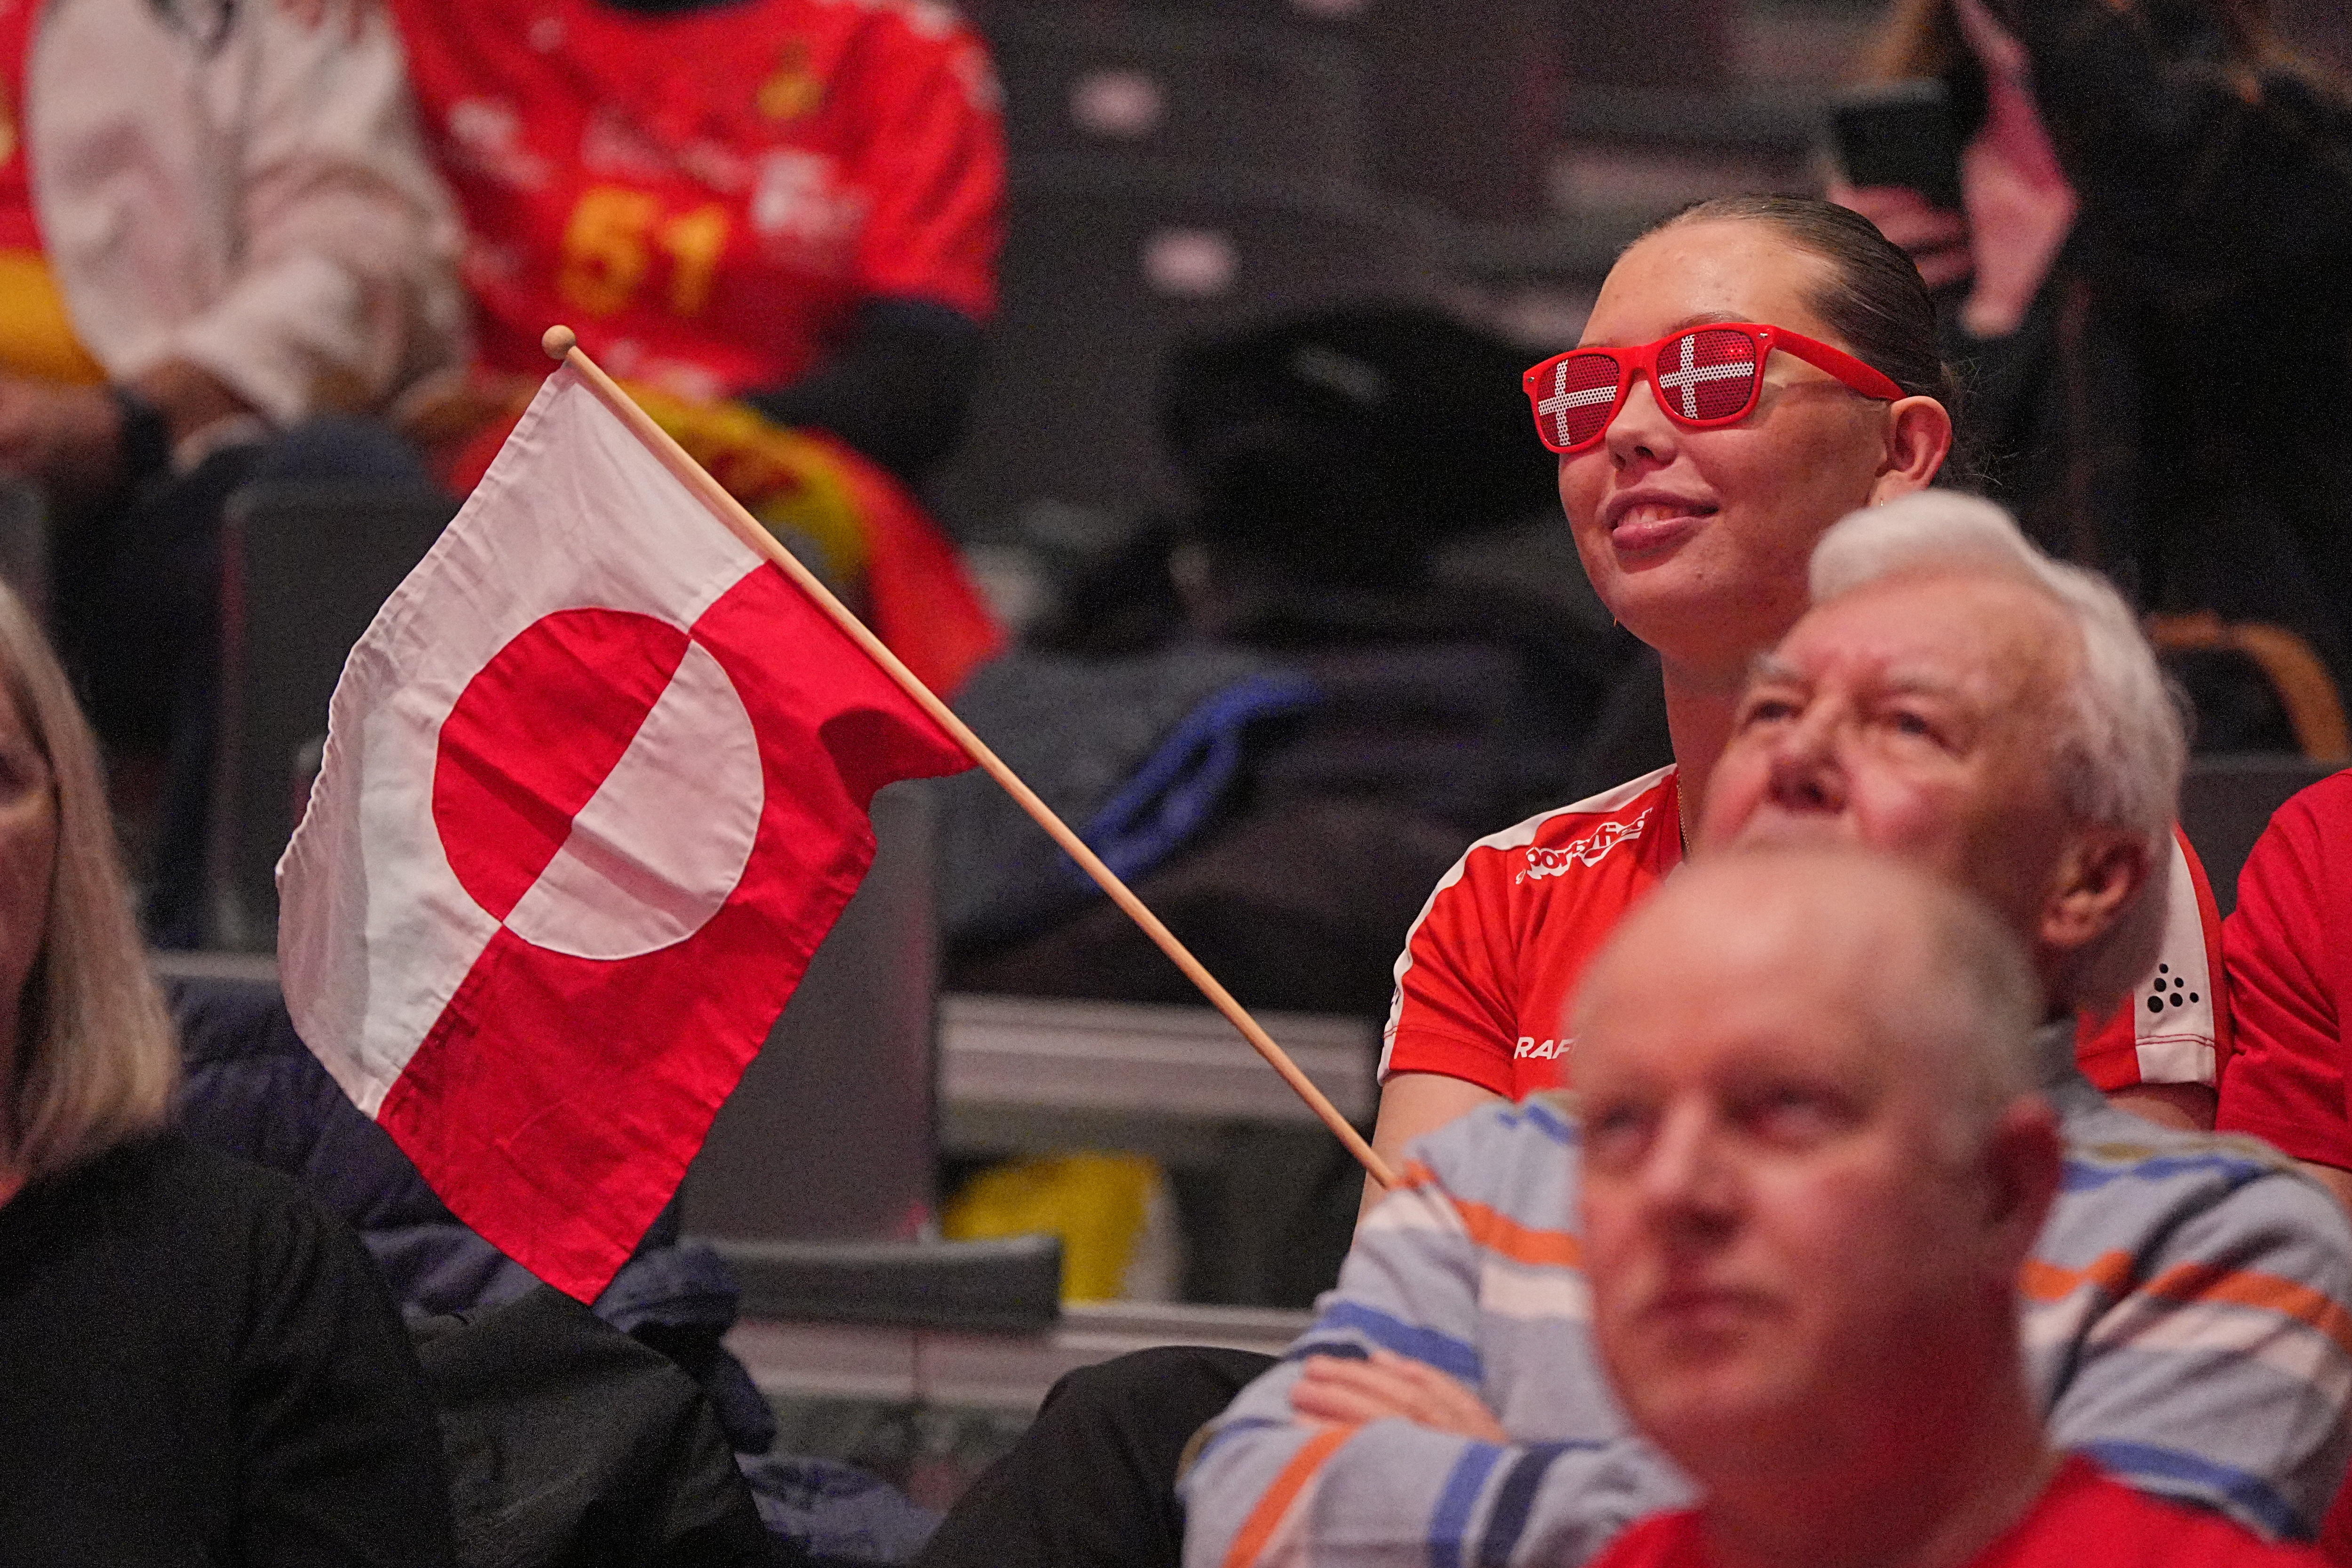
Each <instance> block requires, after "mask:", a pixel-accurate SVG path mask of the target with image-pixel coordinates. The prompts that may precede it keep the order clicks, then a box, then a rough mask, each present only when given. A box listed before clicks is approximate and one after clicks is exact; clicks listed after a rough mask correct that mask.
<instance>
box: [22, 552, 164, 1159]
mask: <svg viewBox="0 0 2352 1568" xmlns="http://www.w3.org/2000/svg"><path fill="white" fill-rule="evenodd" d="M0 679H5V681H6V683H7V689H8V694H9V696H10V697H11V698H12V699H13V700H15V702H16V710H17V713H18V715H19V716H20V717H21V718H22V720H23V721H24V724H25V730H26V734H28V735H29V736H30V737H31V739H32V742H33V744H34V746H35V747H36V748H37V749H38V750H39V752H40V753H41V756H42V758H43V759H44V760H45V761H46V762H47V763H48V768H49V776H50V780H51V784H50V787H51V789H52V790H53V791H54V792H55V795H56V800H57V857H56V860H55V862H54V864H53V866H52V868H51V870H50V876H49V908H48V919H47V923H46V925H45V927H44V929H43V931H42V936H41V946H40V951H39V952H38V954H37V956H36V957H35V959H34V963H33V970H32V973H31V974H30V975H28V976H27V977H26V983H25V993H24V995H23V996H22V997H21V998H20V999H19V1001H18V1004H17V1006H18V1021H17V1042H16V1063H15V1071H14V1081H13V1082H11V1083H9V1084H8V1085H7V1098H6V1100H5V1102H0V1110H5V1112H6V1117H5V1121H0V1131H5V1135H6V1137H7V1138H8V1140H9V1142H8V1144H7V1146H6V1148H5V1154H6V1156H7V1158H8V1160H9V1162H10V1163H13V1164H14V1165H15V1166H16V1169H17V1171H18V1172H19V1173H21V1174H22V1175H23V1176H24V1177H25V1178H26V1180H27V1181H33V1180H37V1179H39V1178H40V1177H43V1176H47V1175H53V1174H55V1173H58V1172H59V1171H63V1170H66V1169H67V1168H68V1167H70V1166H73V1165H76V1164H79V1163H81V1162H82V1161H85V1160H88V1159H89V1158H91V1157H92V1156H94V1155H98V1154H102V1153H104V1152H106V1151H107V1150H109V1149H111V1148H113V1147H115V1146H116V1145H117V1144H120V1143H124V1142H129V1141H130V1140H131V1139H133V1138H136V1137H138V1136H139V1135H140V1134H142V1133H144V1132H148V1131H153V1130H154V1129H156V1128H158V1127H161V1126H162V1125H163V1123H164V1121H166V1120H167V1119H168V1118H169V1117H170V1114H171V1108H172V1092H173V1088H174V1087H175V1086H176V1084H177V1082H178V1078H179V1065H180V1058H179V1047H178V1046H177V1044H176V1043H175V1041H174V1040H173V1034H172V1022H171V1016H170V1014H168V1013H167V1012H166V1011H165V1010H164V1006H163V994H161V993H160V992H159V991H158V990H157V989H156V986H155V981H154V978H153V976H152V974H150V973H149V972H148V968H147V957H146V952H145V951H144V949H143V948H142V946H141V944H140V941H139V930H138V927H137V925H136V923H135V922H134V921H132V920H131V900H130V897H129V894H128V892H127V891H126V889H125V887H124V883H123V878H122V868H121V864H120V862H119V861H118V859H117V858H116V851H115V843H114V822H113V818H112V816H111V815H110V812H109V811H108V809H107V799H106V785H105V782H104V778H103V776H102V774H101V773H100V767H99V761H98V742H96V740H95V739H93V738H92V736H91V734H90V730H89V721H88V720H86V719H84V718H83V717H82V712H81V706H80V704H79V703H78V702H76V701H75V700H74V695H73V689H72V687H70V686H69V685H68V683H67V681H66V675H65V671H64V670H63V669H61V668H58V660H57V656H56V655H55V654H53V653H51V652H50V651H49V645H48V640H47V638H46V637H43V636H42V635H41V630H40V627H39V626H37V625H36V624H35V622H34V620H33V617H32V616H31V615H30V614H29V613H28V612H27V611H26V608H25V604H24V601H23V600H21V599H19V598H18V597H17V596H16V594H15V593H13V592H12V591H10V590H9V589H8V588H7V586H6V585H5V584H0Z"/></svg>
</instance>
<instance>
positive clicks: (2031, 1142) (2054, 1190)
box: [1984, 1094, 2066, 1278]
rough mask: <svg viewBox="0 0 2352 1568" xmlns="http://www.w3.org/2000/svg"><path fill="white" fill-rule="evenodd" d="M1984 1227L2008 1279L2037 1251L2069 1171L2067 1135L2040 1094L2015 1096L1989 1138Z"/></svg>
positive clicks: (2048, 1103)
mask: <svg viewBox="0 0 2352 1568" xmlns="http://www.w3.org/2000/svg"><path fill="white" fill-rule="evenodd" d="M1984 1174H1985V1184H1984V1194H1985V1228H1986V1229H1987V1230H1988V1231H1989V1232H1990V1233H1991V1234H1992V1235H1993V1237H1995V1238H1996V1240H1997V1242H1998V1243H1999V1245H2000V1257H2001V1258H2004V1259H2005V1265H2004V1277H2005V1278H2013V1277H2014V1276H2015V1274H2016V1272H2017V1270H2018V1269H2020V1268H2023V1267H2024V1266H2025V1260H2026V1258H2029V1257H2030V1256H2032V1252H2033V1244H2034V1243H2035V1241H2037V1240H2038V1239H2040V1237H2041V1235H2042V1221H2043V1220H2045V1219H2047V1218H2048V1217H2049V1215H2050V1205H2052V1204H2053V1203H2055V1202H2057V1201H2058V1186H2059V1184H2060V1182H2062V1181H2063V1179H2064V1177H2065V1174H2066V1138H2065V1133H2064V1132H2063V1130H2062V1129H2061V1128H2060V1126H2059V1124H2058V1113H2057V1112H2056V1111H2055V1110H2052V1109H2051V1108H2050V1102H2049V1101H2048V1100H2044V1099H2042V1097H2041V1096H2040V1095H2038V1094H2036V1095H2029V1096H2027V1097H2025V1098H2023V1099H2021V1100H2011V1102H2010V1104H2009V1107H2008V1109H2007V1110H2003V1111H2002V1112H2001V1113H2000V1119H1999V1120H1998V1121H1995V1122H1994V1123H1993V1129H1992V1135H1991V1136H1990V1137H1989V1138H1987V1139H1986V1140H1985V1152H1984Z"/></svg>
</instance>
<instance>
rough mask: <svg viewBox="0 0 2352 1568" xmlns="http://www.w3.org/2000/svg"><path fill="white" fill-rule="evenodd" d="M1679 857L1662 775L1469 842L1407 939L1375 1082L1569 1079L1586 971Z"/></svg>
mask: <svg viewBox="0 0 2352 1568" xmlns="http://www.w3.org/2000/svg"><path fill="white" fill-rule="evenodd" d="M1682 858H1683V848H1682V790H1681V788H1680V785H1679V784H1678V783H1677V782H1676V780H1675V770H1674V769H1672V768H1670V767H1669V768H1661V769H1659V770H1658V771H1657V772H1656V773H1646V774H1644V775H1643V776H1642V777H1641V778H1638V779H1635V780H1634V781H1633V783H1631V784H1620V785H1618V786H1617V787H1616V788H1615V789H1612V790H1610V791H1608V792H1606V793H1605V794H1601V795H1594V796H1592V797H1591V799H1590V800H1580V801H1578V802H1577V803H1576V804H1575V805H1567V806H1562V807H1560V808H1559V810H1557V811H1548V812H1545V813H1543V814H1541V815H1540V816H1531V817H1529V818H1528V820H1527V821H1525V822H1522V823H1520V824H1519V825H1518V826H1517V827H1513V828H1508V829H1507V830H1505V831H1504V832H1501V833H1497V834H1496V835H1494V836H1493V837H1488V838H1482V839H1480V840H1479V841H1478V842H1477V843H1475V844H1473V845H1472V846H1470V847H1469V848H1468V849H1467V850H1465V851H1464V852H1463V856H1462V858H1461V859H1460V860H1458V861H1456V862H1454V869H1452V870H1451V871H1448V872H1447V873H1446V874H1445V876H1444V879H1442V880H1440V881H1439V882H1438V884H1437V890H1436V891H1435V892H1433V893H1432V894H1430V896H1429V902H1428V903H1427V904H1426V905H1424V906H1423V908H1422V911H1421V918H1420V919H1419V920H1417V921H1414V922H1413V927H1412V934H1411V935H1409V936H1407V937H1406V938H1405V944H1404V952H1403V954H1402V956H1401V957H1400V958H1398V960H1397V966H1396V977H1397V989H1396V999H1395V1001H1394V1002H1393V1003H1391V1005H1390V1008H1389V1023H1388V1030H1387V1036H1386V1038H1385V1039H1384V1040H1383V1042H1382V1046H1381V1079H1383V1080H1385V1079H1387V1077H1388V1075H1389V1074H1391V1073H1398V1072H1433V1073H1440V1074H1443V1075H1444V1076H1445V1077H1447V1078H1458V1079H1465V1080H1466V1081H1468V1082H1471V1083H1475V1084H1476V1085H1477V1086H1478V1087H1479V1088H1481V1089H1492V1090H1493V1091H1494V1092H1495V1093H1496V1094H1500V1095H1504V1096H1506V1097H1507V1098H1509V1099H1512V1100H1520V1099H1524V1098H1525V1097H1527V1096H1528V1095H1529V1094H1532V1093H1534V1092H1535V1091H1536V1090H1537V1089H1557V1088H1559V1087H1560V1086H1561V1085H1562V1084H1564V1083H1566V1082H1567V1081H1568V1055H1569V1049H1570V1047H1571V1046H1573V1045H1574V1044H1575V1042H1574V1041H1573V1040H1570V1039H1568V1038H1566V1037H1565V1031H1564V1030H1563V1028H1562V1027H1561V1026H1562V1023H1563V1022H1564V1020H1565V1018H1566V1016H1567V1013H1568V1001H1569V997H1570V995H1571V994H1574V992H1575V989H1576V983H1577V981H1578V980H1579V979H1580V977H1581V976H1582V975H1583V973H1584V966H1585V965H1586V964H1587V963H1591V961H1592V955H1593V954H1594V953H1596V952H1599V951H1600V950H1601V944H1602V943H1603V942H1607V941H1608V940H1609V933H1610V932H1611V931H1614V930H1616V929H1617V922H1618V921H1620V920H1621V919H1622V918H1623V917H1624V914H1625V911H1626V910H1630V909H1632V908H1633V905H1634V904H1635V903H1636V902H1638V901H1639V900H1641V899H1642V898H1643V896H1644V895H1645V894H1647V893H1648V892H1649V891H1650V889H1653V888H1655V887H1656V886H1657V885H1658V884H1659V883H1660V882H1662V881H1664V880H1665V878H1666V874H1667V873H1668V872H1670V871H1672V870H1673V869H1674V868H1675V867H1676V866H1679V865H1681V864H1682Z"/></svg>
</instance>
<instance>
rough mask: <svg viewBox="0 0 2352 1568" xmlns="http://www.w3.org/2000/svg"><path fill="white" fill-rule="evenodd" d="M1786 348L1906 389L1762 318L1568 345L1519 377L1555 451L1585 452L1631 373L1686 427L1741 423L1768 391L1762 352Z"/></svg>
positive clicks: (1876, 389) (1820, 365) (1851, 375)
mask: <svg viewBox="0 0 2352 1568" xmlns="http://www.w3.org/2000/svg"><path fill="white" fill-rule="evenodd" d="M1774 349H1782V350H1785V351H1787V352H1788V353H1792V354H1794V355H1796V356H1797V357H1798V358H1799V359H1801V360H1803V361H1804V362H1805V363H1807V364H1810V365H1812V366H1814V367H1815V368H1816V369H1819V370H1822V371H1826V372H1827V373H1828V374H1831V375H1833V376H1835V377H1837V378H1838V380H1840V381H1842V382H1843V383H1845V384H1846V385H1848V386H1850V387H1852V388H1853V390H1854V391H1856V392H1859V393H1861V394H1862V395H1864V396H1865V397H1884V398H1886V399H1888V400H1889V401H1892V400H1893V399H1895V398H1897V397H1900V396H1902V395H1903V389H1902V388H1901V387H1899V386H1897V385H1895V384H1894V383H1893V382H1892V381H1889V380H1888V379H1887V378H1886V377H1885V376H1884V375H1882V374H1879V373H1878V372H1877V371H1874V370H1873V369H1871V368H1870V366H1868V365H1866V364H1864V363H1862V362H1861V361H1860V360H1858V359H1856V358H1854V357H1853V355H1852V354H1850V353H1846V352H1845V351H1844V350H1843V349H1834V348H1832V347H1831V346H1830V345H1829V344H1827V343H1825V342H1821V341H1820V340H1818V339H1815V338H1809V337H1807V336H1805V335H1804V334H1803V333H1802V332H1792V331H1790V330H1789V329H1788V328H1786V327H1769V326H1765V325H1763V324H1762V323H1760V322H1757V321H1715V322H1709V323H1708V324H1707V325H1706V326H1703V327H1692V328H1690V329H1688V330H1686V331H1679V332H1675V333H1673V334H1671V335H1669V336H1666V337H1663V338H1660V339H1659V340H1658V341H1657V342H1654V343H1648V344H1645V345H1643V347H1641V348H1636V349H1605V348H1593V349H1570V350H1569V351H1568V353H1564V354H1554V355H1553V356H1552V357H1551V358H1549V359H1548V360H1546V361H1544V362H1543V363H1541V364H1539V365H1537V366H1535V367H1534V368H1533V369H1531V370H1529V371H1528V373H1527V374H1526V376H1524V377H1523V378H1522V379H1523V380H1524V381H1525V383H1526V384H1527V389H1528V402H1529V403H1530V404H1532V405H1534V406H1535V412H1536V434H1538V436H1541V437H1543V444H1544V445H1545V446H1547V447H1550V448H1551V449H1552V450H1553V451H1555V452H1581V451H1584V450H1586V449H1587V448H1589V447H1591V446H1593V445H1594V444H1595V443H1596V442H1598V441H1599V440H1600V439H1601V437H1602V436H1603V435H1604V434H1606V433H1607V431H1608V429H1609V426H1610V424H1611V422H1612V421H1613V420H1614V419H1615V418H1616V417H1617V411H1618V410H1619V409H1621V408H1622V407H1624V406H1625V396H1626V394H1628V393H1630V392H1631V391H1633V378H1634V377H1635V376H1636V375H1646V376H1648V377H1649V378H1650V385H1651V387H1652V388H1653V389H1654V391H1655V392H1656V394H1657V398H1658V406H1659V407H1660V408H1661V409H1663V410H1664V412H1665V416H1666V417H1667V418H1669V419H1671V420H1673V421H1674V422H1675V424H1677V425H1679V426H1683V427H1684V428H1685V429H1686V430H1711V429H1713V428H1715V427H1716V426H1719V425H1734V424H1737V423H1738V422H1739V421H1740V420H1742V419H1745V418H1747V417H1748V415H1749V414H1751V413H1753V412H1754V411H1755V408H1756V401H1757V399H1758V398H1759V397H1761V396H1762V395H1763V393H1764V362H1765V360H1766V359H1768V358H1769V357H1770V355H1771V353H1772V351H1773V350H1774Z"/></svg>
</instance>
